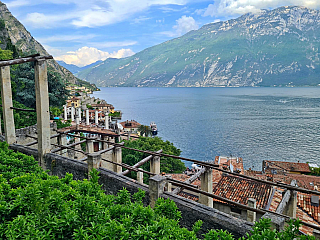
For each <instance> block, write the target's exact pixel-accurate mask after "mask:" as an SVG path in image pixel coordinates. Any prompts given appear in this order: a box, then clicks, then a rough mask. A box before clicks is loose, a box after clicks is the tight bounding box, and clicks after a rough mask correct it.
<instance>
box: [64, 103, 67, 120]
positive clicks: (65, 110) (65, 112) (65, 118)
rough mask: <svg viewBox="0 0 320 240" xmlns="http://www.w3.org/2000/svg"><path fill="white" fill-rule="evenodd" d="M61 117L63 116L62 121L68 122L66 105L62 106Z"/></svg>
mask: <svg viewBox="0 0 320 240" xmlns="http://www.w3.org/2000/svg"><path fill="white" fill-rule="evenodd" d="M63 115H64V120H65V121H67V120H68V114H67V105H64V106H63Z"/></svg>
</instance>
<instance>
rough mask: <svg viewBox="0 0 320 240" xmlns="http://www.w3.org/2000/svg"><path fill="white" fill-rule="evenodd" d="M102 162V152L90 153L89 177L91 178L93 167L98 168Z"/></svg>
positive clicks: (88, 161)
mask: <svg viewBox="0 0 320 240" xmlns="http://www.w3.org/2000/svg"><path fill="white" fill-rule="evenodd" d="M100 162H101V154H99V153H91V154H89V155H88V160H87V163H88V178H89V179H91V176H90V172H91V171H92V169H98V168H99V166H100Z"/></svg>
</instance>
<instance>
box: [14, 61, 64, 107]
mask: <svg viewBox="0 0 320 240" xmlns="http://www.w3.org/2000/svg"><path fill="white" fill-rule="evenodd" d="M33 64H34V63H24V64H19V65H18V66H17V67H16V68H14V69H13V70H12V71H11V82H12V86H13V97H14V99H15V100H17V101H18V102H20V103H23V104H24V105H26V106H27V107H30V108H35V107H36V98H35V87H34V84H35V83H34V82H35V78H34V68H33ZM48 90H49V103H50V106H55V107H61V106H62V105H63V104H65V101H66V98H67V96H68V91H67V90H66V89H65V85H64V83H63V80H62V78H61V76H60V75H59V74H58V73H56V72H53V71H52V70H50V69H48Z"/></svg>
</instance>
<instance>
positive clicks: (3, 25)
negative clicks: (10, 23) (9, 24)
mask: <svg viewBox="0 0 320 240" xmlns="http://www.w3.org/2000/svg"><path fill="white" fill-rule="evenodd" d="M5 28H6V24H5V22H4V20H3V19H0V30H1V31H2V30H3V29H5Z"/></svg>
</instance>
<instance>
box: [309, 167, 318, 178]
mask: <svg viewBox="0 0 320 240" xmlns="http://www.w3.org/2000/svg"><path fill="white" fill-rule="evenodd" d="M310 171H311V175H315V176H320V168H314V167H310Z"/></svg>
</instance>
